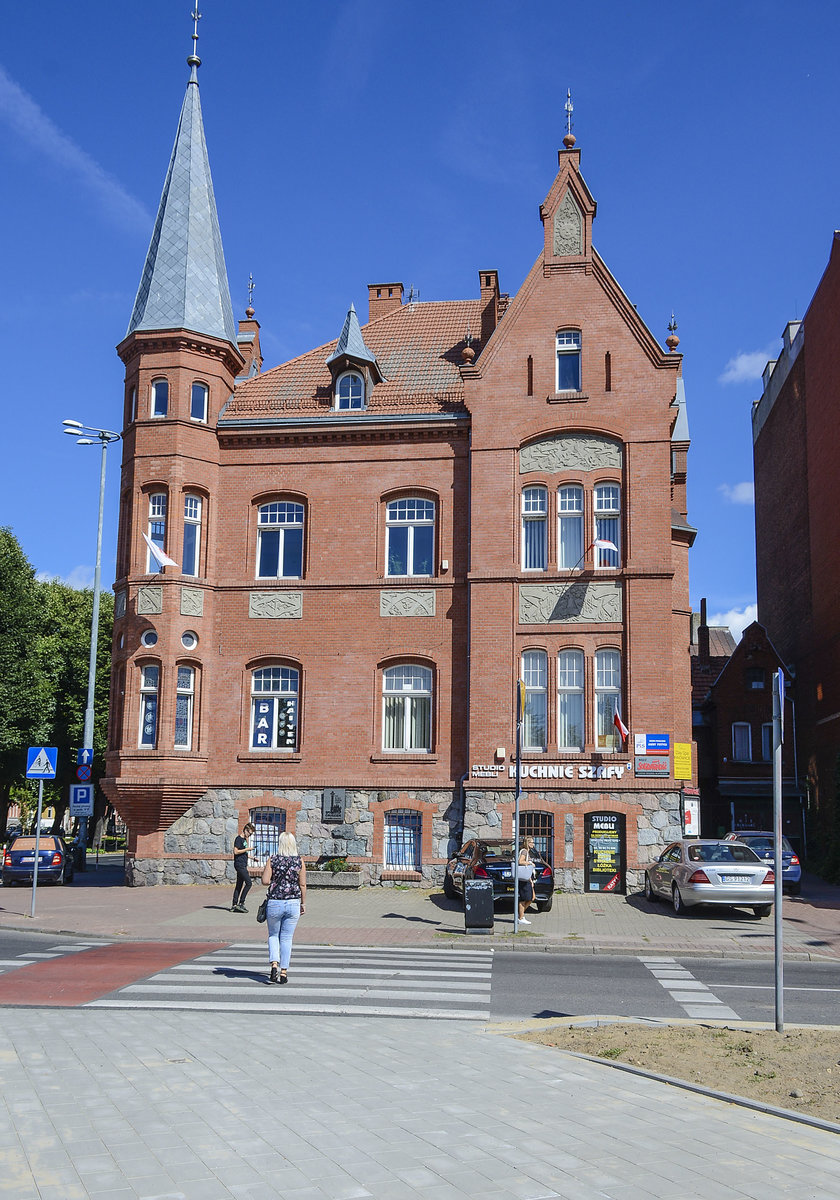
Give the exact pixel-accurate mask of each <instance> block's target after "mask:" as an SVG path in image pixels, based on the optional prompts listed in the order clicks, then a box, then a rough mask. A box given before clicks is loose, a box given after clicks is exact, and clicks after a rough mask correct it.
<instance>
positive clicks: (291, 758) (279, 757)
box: [236, 751, 301, 763]
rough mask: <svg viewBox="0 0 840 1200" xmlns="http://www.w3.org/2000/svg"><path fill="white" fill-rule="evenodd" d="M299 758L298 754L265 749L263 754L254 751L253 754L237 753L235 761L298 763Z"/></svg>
mask: <svg viewBox="0 0 840 1200" xmlns="http://www.w3.org/2000/svg"><path fill="white" fill-rule="evenodd" d="M300 760H301V756H300V754H278V753H277V752H276V751H267V752H266V753H264V754H260V753H258V752H255V753H254V754H237V756H236V761H237V762H248V763H261V762H265V763H299V762H300Z"/></svg>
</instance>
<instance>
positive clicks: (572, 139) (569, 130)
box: [563, 88, 577, 150]
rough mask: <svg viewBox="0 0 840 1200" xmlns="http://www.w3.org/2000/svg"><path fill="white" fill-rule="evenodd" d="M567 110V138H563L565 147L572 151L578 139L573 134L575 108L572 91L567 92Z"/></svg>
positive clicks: (565, 106)
mask: <svg viewBox="0 0 840 1200" xmlns="http://www.w3.org/2000/svg"><path fill="white" fill-rule="evenodd" d="M563 107H564V108H565V110H566V136H565V137H564V138H563V145H564V146H565V147H566V149H567V150H571V148H572V146H574V144H575V142H576V141H577V138H576V137H575V135H574V134H573V133H572V113H573V112H574V111H575V106H574V104H572V89H571V88H567V90H566V103H565V105H564V106H563Z"/></svg>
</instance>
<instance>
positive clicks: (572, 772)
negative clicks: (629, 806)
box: [470, 762, 630, 779]
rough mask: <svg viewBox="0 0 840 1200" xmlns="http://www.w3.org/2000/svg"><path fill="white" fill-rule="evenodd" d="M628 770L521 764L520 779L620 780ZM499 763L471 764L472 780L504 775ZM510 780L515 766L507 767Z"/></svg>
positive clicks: (613, 765) (626, 767) (609, 766)
mask: <svg viewBox="0 0 840 1200" xmlns="http://www.w3.org/2000/svg"><path fill="white" fill-rule="evenodd" d="M629 769H630V764H629V763H595V762H589V763H581V762H578V763H522V766H521V767H520V775H521V777H522V779H621V778H622V776H623V775H624V772H625V771H627V770H629ZM504 770H505V768H504V764H501V763H498V764H497V763H473V765H472V767H471V769H470V774H471V775H472V777H473V779H497V778H498V777H499V775H501V774H503V773H504ZM508 774H509V776H510V778H511V779H515V778H516V765H515V764H511V765H510V766H509V767H508Z"/></svg>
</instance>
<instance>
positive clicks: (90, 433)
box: [62, 420, 122, 871]
mask: <svg viewBox="0 0 840 1200" xmlns="http://www.w3.org/2000/svg"><path fill="white" fill-rule="evenodd" d="M62 424H63V426H64V432H65V433H69V434H70V436H71V437H74V438H75V439H76V445H78V446H93V445H95V444H96V443H97V442H99V445H100V446H101V447H102V455H101V465H100V469H99V523H98V526H97V530H96V566H95V568H94V572H93V617H92V619H91V623H90V660H89V663H88V690H87V705H86V707H85V729H84V733H83V735H82V746H83V747H89V748H90V749H91V750H93V697H94V691H95V687H96V646H97V642H98V639H99V591H100V588H99V583H100V576H101V574H102V520H103V516H104V512H105V456H106V454H107V451H108V446H109V445H110V443H111V442H118V441H119V440H120V438H121V437H122V434H119V433H115V432H114V431H113V430H112V429H98V428H97V427H96V426H95V425H85V424H83V423H82V422H81V421H70V420H67V421H63V422H62ZM77 844H78V847H79V849H78V852H77V860H78V862H77V865H78V867H79V870H81V871H84V870H85V864H86V853H87V817H80V818H79V837H78V843H77Z"/></svg>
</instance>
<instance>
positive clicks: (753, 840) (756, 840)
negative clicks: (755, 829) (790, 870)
mask: <svg viewBox="0 0 840 1200" xmlns="http://www.w3.org/2000/svg"><path fill="white" fill-rule="evenodd" d="M738 840H739V841H741V842H743V843H744V845H745V846H749V847H750V849H752V850H755V852H756V853H757V854H764V853H765V852H766V851H768V850H769V851H770V853H771V854H772V853H773V847H774V841H775V839H774V838H772V837H770V836H769V835H768V834H766V833H762V834H756V835H755V836H752V837H751V836H750V835H749V834H746V833H745V834H743V835H742V836H741V837H740V838H739V839H738ZM782 852H783V853H784V854H793V846H791V844H790V842H789V841H788V840H787V838H786V837H784V836H783V837H782Z"/></svg>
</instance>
